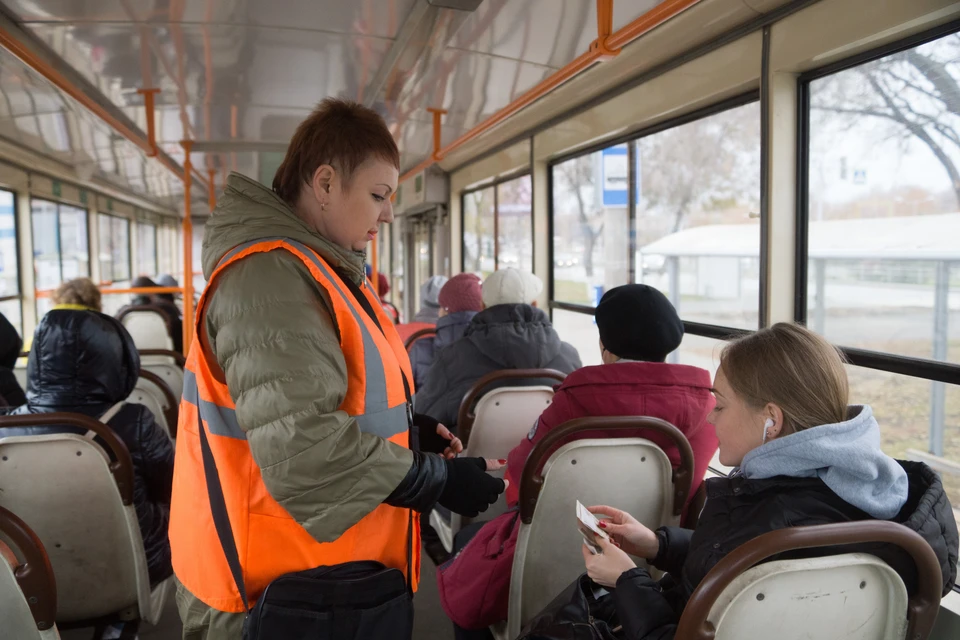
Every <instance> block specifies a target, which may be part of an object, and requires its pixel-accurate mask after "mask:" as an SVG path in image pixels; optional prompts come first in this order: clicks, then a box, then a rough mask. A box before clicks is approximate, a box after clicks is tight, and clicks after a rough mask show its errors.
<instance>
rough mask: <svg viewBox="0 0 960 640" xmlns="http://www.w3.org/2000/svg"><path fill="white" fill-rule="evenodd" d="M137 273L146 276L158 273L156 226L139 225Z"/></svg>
mask: <svg viewBox="0 0 960 640" xmlns="http://www.w3.org/2000/svg"><path fill="white" fill-rule="evenodd" d="M137 272H138V274H139V275H145V276H146V275H150V276H152V275H154V274H156V273H157V272H158V269H157V227H156V225H152V224H145V223H142V222H139V223H137Z"/></svg>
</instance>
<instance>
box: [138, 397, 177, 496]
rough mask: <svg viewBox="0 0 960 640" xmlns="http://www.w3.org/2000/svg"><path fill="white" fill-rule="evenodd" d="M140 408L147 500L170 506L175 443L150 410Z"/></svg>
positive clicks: (141, 453)
mask: <svg viewBox="0 0 960 640" xmlns="http://www.w3.org/2000/svg"><path fill="white" fill-rule="evenodd" d="M139 408H140V416H139V418H138V422H139V426H140V429H139V431H140V455H141V456H142V458H143V474H144V478H145V479H146V483H147V498H148V499H149V500H150V502H159V503H161V504H170V492H171V490H172V488H173V443H172V442H170V437H169V436H168V435H167V434H166V432H165V431H164V430H163V428H162V427H161V426H160V425H158V424H157V421H156V419H155V418H154V416H153V413H151V412H150V409H147V408H146V407H139Z"/></svg>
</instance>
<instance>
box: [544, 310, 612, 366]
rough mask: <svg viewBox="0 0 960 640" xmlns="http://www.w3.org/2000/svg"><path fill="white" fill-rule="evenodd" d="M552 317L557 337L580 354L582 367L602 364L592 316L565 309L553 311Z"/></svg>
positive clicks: (598, 339) (598, 334) (596, 331)
mask: <svg viewBox="0 0 960 640" xmlns="http://www.w3.org/2000/svg"><path fill="white" fill-rule="evenodd" d="M552 315H553V328H554V329H556V330H557V335H559V336H560V339H561V340H563V341H564V342H567V343H569V344H571V345H573V347H574V348H575V349H576V350H577V353H579V354H580V361H581V362H582V363H583V366H585V367H589V366H592V365H596V364H603V362H602V361H601V359H600V332H599V331H598V330H597V324H596V322H594V320H593V316H592V315H590V314H587V313H579V312H576V311H567V310H566V309H554V310H553V314H552Z"/></svg>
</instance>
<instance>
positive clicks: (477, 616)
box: [437, 510, 520, 629]
mask: <svg viewBox="0 0 960 640" xmlns="http://www.w3.org/2000/svg"><path fill="white" fill-rule="evenodd" d="M519 530H520V512H519V511H518V510H513V511H508V512H507V513H504V514H502V515H500V516H498V517H497V518H495V519H493V520H491V521H490V522H488V523H487V524H485V525H484V526H483V527H482V528H481V529H480V531H478V532H477V535H475V536H474V537H473V539H472V540H470V542H468V543H467V546H465V547H464V548H463V549H462V550H461V551H460V553H458V554H457V555H456V556H455V557H454V558H453V559H452V560H450V561H449V562H447V563H446V564H443V565H441V566H440V567H439V568H438V569H437V588H438V589H439V591H440V604H441V606H443V610H444V611H445V612H446V614H447V616H448V617H449V618H450V619H451V620H452V621H453V622H455V623H456V624H457V625H458V626H460V627H462V628H464V629H482V628H484V627H489V626H490V625H492V624H495V623H497V622H499V621H501V620H506V619H507V609H508V608H509V603H510V574H511V572H512V571H513V554H514V551H515V550H516V548H517V536H518V533H519Z"/></svg>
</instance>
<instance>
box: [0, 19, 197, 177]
mask: <svg viewBox="0 0 960 640" xmlns="http://www.w3.org/2000/svg"><path fill="white" fill-rule="evenodd" d="M0 46H3V47H4V48H5V49H6V50H7V51H9V52H10V53H12V54H13V55H14V56H15V57H16V58H17V59H19V60H20V61H21V62H23V63H24V64H25V65H27V66H28V67H30V68H31V69H33V70H34V71H36V72H37V73H39V74H40V75H41V76H43V77H44V78H46V79H47V80H49V81H50V83H51V84H53V85H54V86H55V87H57V88H58V89H60V90H61V91H63V92H64V93H66V94H67V95H68V96H70V97H71V98H73V99H74V100H76V101H77V102H79V103H80V104H81V105H83V107H84V108H86V109H87V110H88V111H90V113H92V114H93V115H95V116H97V117H98V118H100V119H101V120H103V121H104V122H106V123H107V125H108V126H109V127H110V128H111V129H113V130H114V131H116V132H117V133H118V134H120V135H121V136H123V137H124V138H126V139H127V140H129V141H130V142H132V143H133V144H135V145H136V146H138V147H140V149H142V150H143V151H144V152H145V153H146V154H148V155H149V154H150V153H151V152H152V151H153V145H151V144H150V141H149V140H148V139H147V138H146V137H145V136H144V135H143V132H141V131H139V130H137V129H135V128H131V127H129V126H127V124H125V123H124V122H122V121H121V120H119V119H118V118H117V117H116V116H114V115H113V114H112V113H110V112H109V111H107V109H105V108H104V107H103V105H101V104H100V103H99V102H97V101H96V100H95V99H93V98H92V97H91V96H89V95H88V94H87V93H85V92H84V91H82V90H81V89H80V88H79V87H77V86H76V85H74V84H73V83H72V82H71V81H70V80H69V79H68V78H67V77H66V76H65V75H63V74H62V73H61V72H60V71H59V70H57V69H56V68H54V67H53V65H52V64H50V63H49V62H48V61H46V60H44V59H43V58H41V57H39V56H38V55H37V54H36V53H34V52H33V51H32V50H30V49H29V48H28V47H27V46H25V45H24V44H23V43H22V42H20V41H19V40H18V39H17V38H16V37H15V36H14V35H13V34H11V33H10V32H9V31H7V30H6V29H4V28H3V27H0ZM157 161H159V162H160V164H162V165H163V166H164V167H165V168H166V169H168V170H169V171H170V172H171V173H173V174H174V175H176V176H177V177H179V178H181V179H182V178H183V175H184V169H183V168H182V167H180V166H179V165H177V163H176V162H175V161H174V160H173V159H172V158H170V157H169V156H167V155H165V154H158V155H157ZM199 183H200V184H201V186H203V187H204V188H207V185H206V184H205V183H204V182H203V180H199Z"/></svg>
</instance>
